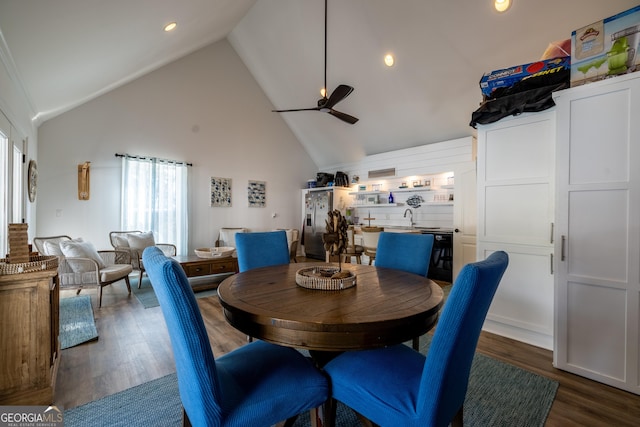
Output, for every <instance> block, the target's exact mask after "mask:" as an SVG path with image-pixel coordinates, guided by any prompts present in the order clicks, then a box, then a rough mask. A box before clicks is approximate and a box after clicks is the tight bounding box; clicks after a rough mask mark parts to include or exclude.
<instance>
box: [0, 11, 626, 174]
mask: <svg viewBox="0 0 640 427" xmlns="http://www.w3.org/2000/svg"><path fill="white" fill-rule="evenodd" d="M513 2H514V3H513V6H512V7H511V9H510V10H509V11H508V12H507V13H505V14H498V13H497V12H496V11H495V10H493V8H492V0H451V1H444V0H437V1H436V0H393V1H392V0H329V24H328V26H329V32H328V87H329V92H331V91H332V90H333V89H335V87H336V86H337V85H338V84H341V83H345V84H349V85H351V86H353V87H354V88H355V90H354V92H353V93H352V94H351V95H350V96H349V97H348V98H346V99H345V100H344V101H342V102H340V103H339V104H338V105H336V107H335V108H336V109H337V110H339V111H343V112H345V113H348V114H350V115H353V116H356V117H358V118H359V119H360V121H359V122H358V123H356V124H355V125H348V124H346V123H344V122H342V121H340V120H338V119H336V118H334V117H331V116H330V115H329V114H324V113H319V112H296V113H286V114H282V118H283V119H284V120H285V122H286V123H287V124H288V125H289V127H290V128H291V129H292V131H293V132H294V134H295V135H296V136H297V137H298V139H299V140H300V142H301V144H303V145H304V146H305V148H306V149H307V150H308V152H309V154H310V155H311V157H312V158H313V159H314V161H315V162H316V164H317V165H318V166H319V167H323V166H326V165H332V164H336V163H340V162H348V161H356V160H358V159H359V158H361V157H362V156H364V155H369V154H375V153H380V152H385V151H389V150H394V149H400V148H407V147H411V146H416V145H422V144H428V143H432V142H438V141H442V140H447V139H452V138H457V137H462V136H467V135H470V134H472V131H473V130H472V129H471V128H470V127H469V125H468V124H469V120H470V117H471V112H472V111H473V110H475V109H476V108H477V107H478V104H479V102H480V101H481V95H480V90H479V87H478V81H479V79H480V77H481V75H482V73H483V72H485V71H491V70H495V69H499V68H505V67H508V66H511V65H517V64H521V63H526V62H533V61H535V60H537V59H538V58H539V57H540V55H541V54H542V53H543V52H544V50H545V49H546V47H547V45H548V44H549V43H550V42H552V41H555V40H560V39H566V38H569V37H570V34H571V31H572V30H573V29H576V28H579V27H582V26H584V25H587V24H589V23H591V22H594V21H595V20H597V19H601V18H604V17H606V16H610V15H613V14H615V13H618V12H620V11H623V10H626V9H628V8H630V7H633V6H635V5H637V4H638V2H637V1H628V0H608V1H606V2H604V1H601V0H588V1H587V0H565V1H555V0H536V1H533V0H513ZM323 8H324V2H323V1H322V0H257V1H256V0H180V1H176V0H109V1H106V0H55V1H54V0H0V31H1V32H2V37H3V42H4V46H3V49H2V50H1V51H0V53H2V54H3V55H4V58H2V59H3V61H5V62H7V61H9V62H13V65H14V68H15V73H16V74H17V78H18V79H19V80H20V82H21V83H22V86H23V87H24V91H25V93H26V95H27V97H28V100H29V102H30V105H31V108H32V110H33V113H34V116H35V117H36V120H37V121H38V122H39V123H40V122H42V121H45V120H47V119H49V118H52V117H55V116H56V115H59V114H61V113H63V112H65V111H67V110H69V109H71V108H73V107H75V106H78V105H80V104H82V103H84V102H86V101H88V100H90V99H93V98H95V97H97V96H99V95H101V94H103V93H105V92H107V91H109V90H111V89H114V88H116V87H118V86H120V85H122V84H124V83H126V82H129V81H131V80H133V79H135V78H137V77H140V76H141V75H144V74H145V73H148V72H150V71H152V70H154V69H156V68H159V67H161V66H163V65H165V64H167V63H169V62H171V61H174V60H176V59H178V58H180V57H182V56H184V55H186V54H188V53H191V52H193V51H195V50H197V49H199V48H201V47H203V46H205V45H207V44H210V43H213V42H216V41H218V40H220V39H223V38H225V37H228V38H229V41H230V42H231V44H232V46H233V47H234V49H235V50H236V51H237V52H238V54H239V55H240V57H241V58H242V60H243V61H244V63H245V64H246V66H247V67H248V68H249V70H250V71H251V73H252V74H253V75H254V77H255V79H256V80H257V82H258V83H259V84H260V86H261V87H262V89H263V91H264V92H265V93H266V95H267V96H268V97H269V99H270V100H271V102H272V103H273V105H274V107H275V108H299V107H313V106H315V105H316V101H317V100H318V99H319V98H320V95H319V90H320V88H321V87H322V85H323V59H324V58H323V28H324V21H323ZM170 21H177V22H178V28H177V29H176V31H174V32H173V33H164V32H163V31H162V26H163V25H164V24H166V23H168V22H170ZM387 52H392V53H393V54H394V55H395V57H396V65H394V66H393V67H391V68H388V67H386V66H385V65H384V64H383V55H384V54H385V53H387ZM274 114H276V113H274Z"/></svg>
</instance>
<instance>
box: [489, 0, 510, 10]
mask: <svg viewBox="0 0 640 427" xmlns="http://www.w3.org/2000/svg"><path fill="white" fill-rule="evenodd" d="M493 6H494V7H495V8H496V10H497V11H498V12H506V11H507V10H508V9H509V8H510V7H511V0H495V3H494V4H493Z"/></svg>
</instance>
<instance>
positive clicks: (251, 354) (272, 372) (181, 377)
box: [143, 247, 329, 426]
mask: <svg viewBox="0 0 640 427" xmlns="http://www.w3.org/2000/svg"><path fill="white" fill-rule="evenodd" d="M143 261H144V264H145V267H146V271H147V274H148V275H149V279H150V280H151V284H152V286H153V289H154V291H155V293H156V295H157V297H158V301H159V302H160V307H161V308H162V313H163V314H164V318H165V321H166V324H167V328H168V329H169V336H170V338H171V346H172V348H173V355H174V359H175V362H176V371H177V376H178V388H179V391H180V399H181V400H182V405H183V407H184V411H185V414H186V416H187V417H188V418H187V419H186V420H184V421H185V424H186V421H189V422H190V423H191V425H194V426H257V425H273V424H275V423H277V422H280V421H283V420H286V419H289V418H292V417H294V416H296V415H298V414H300V413H302V412H305V411H309V410H310V409H313V408H316V407H318V406H320V405H321V404H323V403H324V402H325V401H326V400H327V398H328V394H329V385H328V381H327V379H326V377H325V376H324V375H323V374H322V373H321V372H320V371H318V370H317V369H316V368H315V367H314V366H313V364H312V363H311V362H310V361H309V360H308V359H306V358H305V357H304V356H302V354H301V353H299V352H298V351H296V350H294V349H292V348H287V347H281V346H277V345H274V344H269V343H266V342H264V341H256V342H253V343H250V344H246V345H244V346H242V347H240V348H238V349H236V350H234V351H232V352H231V353H227V354H225V355H224V356H222V357H220V358H218V359H214V356H213V352H212V350H211V344H210V343H209V337H208V336H207V331H206V329H205V326H204V322H203V320H202V316H201V314H200V310H199V308H198V304H197V302H196V298H195V296H194V294H193V291H192V289H191V286H190V285H189V282H188V280H187V276H186V275H185V273H184V271H183V270H182V267H180V264H178V262H177V261H175V260H173V259H171V258H167V257H166V256H165V255H164V254H163V253H162V251H160V249H158V248H156V247H149V248H147V249H145V250H144V252H143ZM187 425H188V424H187Z"/></svg>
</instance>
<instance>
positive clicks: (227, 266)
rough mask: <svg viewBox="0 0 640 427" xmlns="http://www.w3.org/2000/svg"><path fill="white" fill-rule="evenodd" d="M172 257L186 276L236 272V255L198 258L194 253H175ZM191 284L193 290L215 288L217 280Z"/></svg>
mask: <svg viewBox="0 0 640 427" xmlns="http://www.w3.org/2000/svg"><path fill="white" fill-rule="evenodd" d="M173 259H175V260H176V261H178V262H179V263H180V265H181V266H182V269H183V270H184V272H185V273H186V275H187V277H201V276H210V275H214V274H221V273H237V272H238V258H236V257H225V258H199V257H197V256H195V255H176V256H174V257H173ZM191 286H192V288H193V290H194V291H202V290H205V289H215V288H216V287H218V281H212V282H211V283H199V284H192V285H191Z"/></svg>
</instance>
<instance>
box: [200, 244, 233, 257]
mask: <svg viewBox="0 0 640 427" xmlns="http://www.w3.org/2000/svg"><path fill="white" fill-rule="evenodd" d="M234 250H235V248H234V247H231V246H220V247H219V248H199V249H195V251H194V252H195V253H196V255H197V256H198V257H200V258H226V257H229V256H231V254H232V253H233V251H234Z"/></svg>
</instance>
